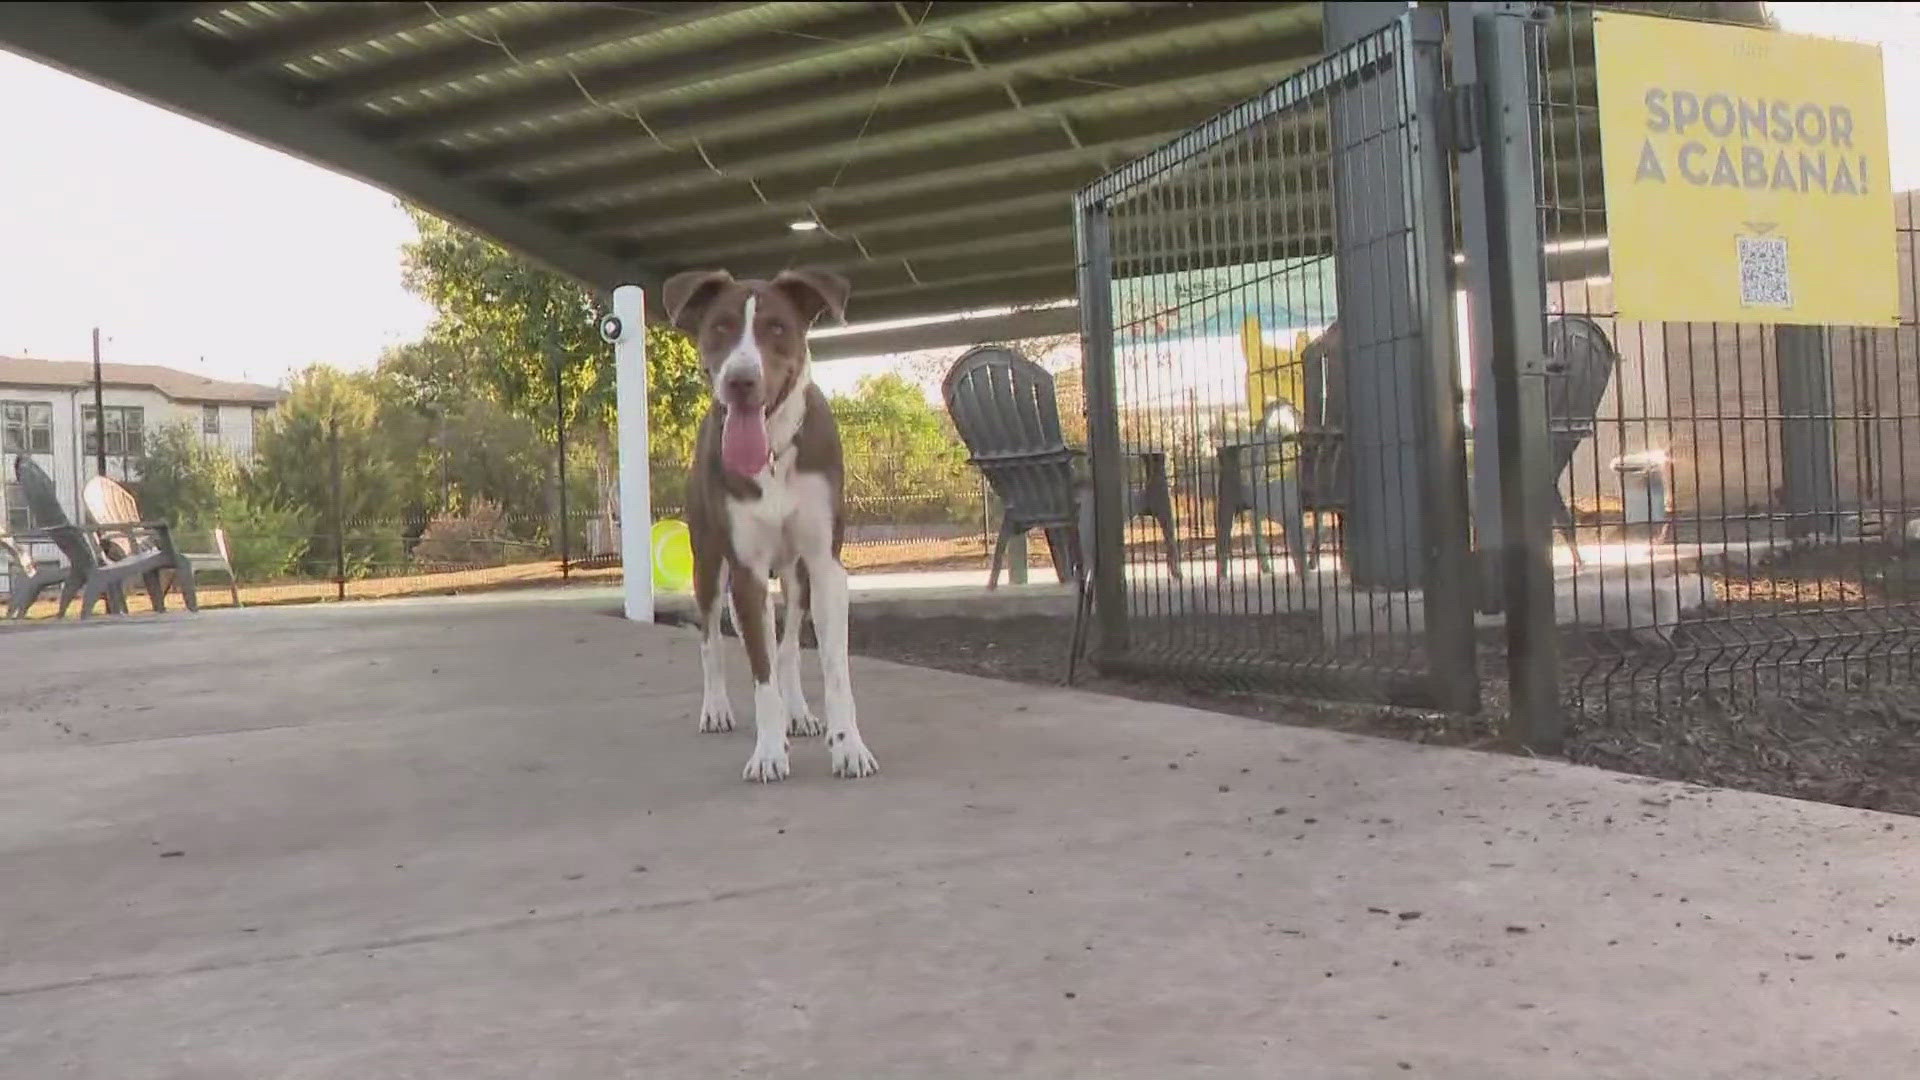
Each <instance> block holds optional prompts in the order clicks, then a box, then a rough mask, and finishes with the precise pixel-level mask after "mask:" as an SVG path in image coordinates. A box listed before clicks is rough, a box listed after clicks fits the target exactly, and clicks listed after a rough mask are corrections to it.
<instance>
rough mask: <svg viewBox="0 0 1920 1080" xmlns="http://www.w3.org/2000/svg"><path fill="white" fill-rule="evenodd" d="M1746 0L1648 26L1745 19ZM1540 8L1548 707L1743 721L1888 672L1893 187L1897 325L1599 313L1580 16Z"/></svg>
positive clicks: (1913, 355)
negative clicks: (1553, 639) (1552, 571)
mask: <svg viewBox="0 0 1920 1080" xmlns="http://www.w3.org/2000/svg"><path fill="white" fill-rule="evenodd" d="M1753 7H1754V5H1744V4H1724V5H1712V4H1692V5H1681V4H1675V5H1658V6H1655V8H1654V10H1653V13H1655V14H1665V15H1671V16H1685V17H1692V18H1698V19H1739V20H1747V21H1752V20H1755V19H1757V18H1758V13H1757V12H1755V11H1751V10H1749V9H1751V8H1753ZM1542 14H1543V16H1544V17H1543V18H1541V19H1538V20H1536V22H1535V24H1534V29H1533V32H1532V33H1531V35H1530V38H1531V49H1532V57H1533V63H1534V64H1535V65H1536V76H1535V87H1536V106H1537V112H1538V122H1539V126H1538V131H1539V135H1540V164H1539V169H1538V171H1537V175H1536V184H1535V187H1536V193H1537V195H1538V210H1539V222H1540V230H1541V236H1542V238H1543V240H1544V241H1545V242H1546V251H1545V253H1544V258H1543V265H1544V267H1545V268H1546V275H1545V277H1546V303H1545V312H1544V315H1545V320H1546V321H1545V342H1546V352H1547V372H1548V375H1547V378H1546V379H1545V380H1544V391H1543V392H1544V393H1545V394H1546V395H1547V407H1546V412H1547V416H1548V423H1549V428H1550V431H1549V436H1548V443H1549V445H1550V446H1551V447H1552V449H1553V455H1554V456H1553V466H1554V469H1555V480H1556V483H1557V485H1558V492H1557V493H1558V505H1559V508H1560V517H1559V520H1558V521H1557V522H1556V523H1555V532H1556V537H1555V563H1556V570H1557V573H1556V582H1557V584H1556V589H1557V594H1558V595H1557V597H1556V607H1557V608H1558V621H1559V623H1560V625H1561V631H1560V639H1561V656H1562V662H1561V666H1562V672H1561V679H1562V687H1563V693H1564V697H1565V699H1566V700H1567V701H1568V702H1569V703H1570V704H1571V706H1572V708H1573V709H1574V710H1575V711H1576V716H1584V717H1585V718H1586V721H1587V722H1601V721H1604V720H1606V719H1608V718H1618V717H1641V718H1655V719H1658V718H1663V717H1664V718H1674V717H1680V716H1689V717H1696V718H1697V717H1702V716H1704V715H1707V714H1708V713H1727V712H1731V713H1735V714H1740V715H1747V716H1757V715H1759V714H1760V713H1761V712H1764V711H1765V709H1766V708H1767V707H1768V703H1769V702H1776V701H1793V700H1797V699H1796V698H1795V695H1799V694H1805V693H1813V694H1818V693H1820V692H1821V691H1823V690H1824V689H1828V688H1835V687H1839V688H1845V687H1849V686H1852V687H1857V686H1858V685H1859V684H1860V683H1861V682H1862V681H1863V680H1867V679H1874V678H1887V677H1895V676H1902V677H1903V676H1904V675H1905V674H1907V673H1908V670H1909V665H1910V661H1911V658H1912V656H1913V654H1914V652H1915V649H1916V646H1920V588H1917V587H1916V585H1920V569H1916V566H1920V563H1917V561H1916V553H1920V547H1916V538H1920V531H1911V530H1910V526H1912V525H1913V524H1914V523H1915V522H1916V520H1917V518H1916V515H1917V514H1920V506H1916V503H1920V323H1917V322H1916V317H1915V308H1916V277H1917V276H1920V275H1917V274H1916V270H1917V269H1920V263H1916V256H1915V252H1914V239H1915V211H1916V197H1915V195H1914V194H1913V193H1908V194H1906V195H1903V196H1897V197H1896V200H1897V201H1896V208H1897V214H1896V219H1897V220H1896V223H1895V235H1894V237H1892V238H1891V239H1892V240H1893V244H1892V245H1891V246H1892V247H1893V248H1894V249H1895V251H1896V252H1897V258H1898V262H1899V280H1900V295H1901V316H1900V324H1899V325H1898V326H1883V327H1878V328H1869V327H1838V326H1787V325H1770V324H1756V323H1741V324H1730V323H1726V324H1716V323H1672V322H1665V323H1661V322H1636V321H1632V320H1629V319H1625V318H1622V317H1620V312H1619V311H1618V310H1617V308H1616V305H1615V301H1614V288H1613V279H1612V277H1611V276H1610V275H1611V273H1612V272H1613V271H1615V270H1617V269H1618V268H1617V267H1609V266H1608V262H1607V256H1608V246H1607V237H1608V222H1607V216H1606V202H1605V197H1604V196H1605V191H1604V184H1603V177H1602V170H1601V167H1600V157H1599V152H1600V131H1599V105H1598V98H1597V83H1596V78H1595V71H1596V63H1595V53H1594V9H1593V8H1592V7H1590V6H1585V5H1566V4H1562V5H1554V6H1552V7H1551V8H1549V9H1545V10H1544V11H1543V13H1542ZM1876 247H1877V245H1876ZM1860 257H1861V259H1863V260H1864V259H1870V258H1884V257H1885V251H1884V250H1873V251H1862V252H1861V253H1860ZM1577 722H1578V721H1577Z"/></svg>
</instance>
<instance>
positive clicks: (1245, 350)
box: [1240, 315, 1308, 476]
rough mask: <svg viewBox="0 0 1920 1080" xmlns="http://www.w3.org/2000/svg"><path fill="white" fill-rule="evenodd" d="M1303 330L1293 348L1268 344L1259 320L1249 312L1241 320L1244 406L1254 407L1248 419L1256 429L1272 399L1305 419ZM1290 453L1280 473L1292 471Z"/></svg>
mask: <svg viewBox="0 0 1920 1080" xmlns="http://www.w3.org/2000/svg"><path fill="white" fill-rule="evenodd" d="M1307 344H1308V338H1307V334H1306V331H1304V330H1301V331H1297V332H1295V334H1294V336H1293V345H1292V347H1290V348H1289V347H1286V346H1281V345H1269V344H1267V338H1266V334H1265V333H1263V332H1262V331H1261V329H1260V319H1259V317H1258V316H1255V315H1248V316H1247V317H1246V318H1245V319H1243V320H1241V322H1240V352H1241V354H1242V355H1243V356H1245V357H1246V360H1247V406H1248V407H1249V408H1250V409H1252V410H1253V415H1252V416H1251V417H1250V418H1249V419H1250V421H1251V423H1252V424H1253V426H1254V428H1255V429H1258V427H1259V425H1260V422H1261V420H1263V419H1264V418H1265V417H1266V415H1267V406H1268V404H1270V403H1271V402H1274V401H1284V402H1286V403H1287V404H1289V405H1292V406H1293V408H1294V410H1295V411H1296V412H1297V413H1299V414H1300V416H1301V419H1302V420H1303V421H1304V420H1305V418H1306V407H1307V393H1306V362H1305V360H1304V359H1303V358H1302V357H1303V354H1304V353H1305V352H1306V350H1307ZM1292 457H1293V455H1291V454H1289V455H1287V460H1286V463H1285V465H1284V466H1283V467H1282V471H1281V475H1282V476H1286V475H1290V474H1291V473H1292V472H1293V461H1292Z"/></svg>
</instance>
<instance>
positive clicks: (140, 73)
mask: <svg viewBox="0 0 1920 1080" xmlns="http://www.w3.org/2000/svg"><path fill="white" fill-rule="evenodd" d="M0 42H4V43H5V45H6V47H7V48H8V49H11V50H13V51H15V52H19V53H21V54H23V55H26V56H29V57H32V58H33V59H35V60H39V61H41V62H42V63H45V64H49V65H51V66H53V67H57V68H59V69H61V70H62V71H66V72H69V73H71V74H74V75H77V76H79V77H81V78H84V79H88V80H91V81H93V82H97V83H101V84H104V85H106V86H110V87H112V88H113V89H116V90H119V91H120V92H121V93H124V94H128V95H130V96H133V97H136V98H139V99H141V100H142V101H146V102H149V103H151V104H154V105H157V106H159V107H161V108H163V109H168V110H171V111H173V112H177V113H182V114H184V115H187V116H190V117H193V118H195V119H198V120H201V121H204V122H206V123H208V124H211V125H213V126H215V127H217V128H220V129H221V130H223V131H227V132H230V133H232V134H235V135H238V136H240V137H242V138H245V139H250V140H253V141H254V142H258V143H262V144H264V145H268V146H272V147H274V148H275V149H278V150H282V151H285V152H286V153H289V154H292V155H293V156H295V157H298V158H300V159H302V160H304V161H307V162H310V163H312V164H314V165H318V166H320V167H321V168H324V169H330V170H333V171H335V172H340V173H345V174H346V175H348V176H352V177H355V178H356V179H359V180H363V181H365V182H367V183H369V184H372V185H374V186H375V187H379V188H382V189H384V190H386V191H389V192H391V193H393V194H395V195H398V196H400V197H402V198H406V199H410V200H412V201H414V202H416V203H419V204H420V205H422V206H425V207H427V208H428V209H430V210H432V211H433V212H434V213H436V214H440V215H442V216H444V217H446V218H447V219H449V220H451V221H455V222H457V223H459V224H460V225H462V226H464V227H466V228H469V229H473V230H475V231H477V232H480V233H484V234H486V235H487V236H490V237H492V238H493V239H494V240H497V241H498V242H500V243H501V244H504V245H506V246H507V247H509V248H511V249H513V250H515V251H518V252H520V253H521V254H522V255H525V256H527V257H528V258H531V259H533V260H534V261H536V262H538V263H541V264H542V265H545V266H548V267H550V268H552V269H554V270H558V271H560V272H561V273H564V274H568V275H570V276H572V277H574V278H577V279H579V280H580V281H583V282H586V283H588V284H590V285H593V286H598V287H607V286H611V285H614V284H618V283H620V282H622V281H627V280H633V281H636V282H637V283H639V284H649V285H650V284H655V283H657V282H658V280H659V277H658V274H657V273H655V272H653V270H652V269H651V268H649V267H646V266H641V265H636V264H633V263H630V262H628V261H626V260H622V259H620V258H618V257H616V256H615V255H614V254H613V253H612V252H610V251H607V250H606V249H604V248H600V247H596V246H594V245H592V244H590V243H587V242H585V241H583V240H581V239H580V238H578V237H576V236H573V235H570V234H568V233H565V232H562V231H560V230H558V229H555V228H553V227H551V226H549V225H547V224H544V223H542V222H541V221H540V220H539V219H537V218H535V217H532V216H530V215H528V214H527V213H525V212H524V211H523V210H518V209H514V208H510V207H508V206H506V205H504V204H502V203H501V202H499V201H497V200H495V199H491V198H488V197H486V196H484V195H481V194H480V193H478V192H476V191H474V190H472V189H471V188H466V187H462V186H460V185H458V184H454V183H452V182H450V181H449V180H448V179H447V178H446V177H445V176H442V175H441V174H439V173H438V172H436V171H434V170H433V169H431V168H429V167H428V166H426V165H424V164H422V163H420V162H418V161H415V160H411V159H408V158H406V157H403V156H401V155H398V154H395V153H393V152H392V151H391V150H389V149H387V148H385V147H381V146H377V145H375V144H374V143H372V142H370V141H368V140H367V139H366V138H365V137H364V136H363V135H362V134H360V133H359V132H358V131H355V130H353V129H352V128H350V127H348V126H347V125H345V124H342V123H340V122H337V121H334V120H329V119H327V118H325V117H319V116H315V115H314V114H312V113H309V112H307V111H305V110H302V109H301V108H299V107H298V106H296V105H293V104H290V103H289V102H287V101H286V100H285V98H284V95H283V94H280V93H275V92H273V91H272V90H270V89H261V88H252V87H246V86H241V85H237V84H236V83H235V82H234V81H233V79H232V78H230V77H228V76H225V75H223V74H221V73H219V72H216V71H214V70H212V69H210V68H208V67H207V66H206V65H205V64H203V63H201V62H200V60H199V59H198V57H197V55H196V53H195V52H194V50H193V49H192V47H191V46H190V44H189V43H188V42H186V41H184V40H178V39H173V38H164V37H156V36H153V35H147V34H143V33H141V32H140V31H138V30H134V29H129V28H127V27H125V26H121V25H119V24H118V23H116V22H114V21H113V20H112V19H110V18H108V17H106V16H105V15H104V14H103V13H102V11H101V9H99V8H97V7H95V6H94V5H92V4H70V3H12V4H0Z"/></svg>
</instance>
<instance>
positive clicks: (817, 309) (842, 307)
mask: <svg viewBox="0 0 1920 1080" xmlns="http://www.w3.org/2000/svg"><path fill="white" fill-rule="evenodd" d="M773 287H774V288H776V289H779V290H780V291H781V292H783V293H785V294H787V297H788V299H790V300H792V301H793V303H794V306H795V307H798V308H799V309H800V315H801V317H802V318H804V319H806V320H807V322H808V323H812V322H813V321H814V320H815V319H817V318H819V317H820V313H821V312H822V311H831V312H833V317H834V318H835V319H837V320H839V321H840V322H846V321H847V294H848V293H850V292H852V291H853V286H852V285H850V284H848V283H847V279H846V278H843V277H841V276H840V275H839V274H836V273H834V272H833V271H831V270H822V269H819V268H818V267H811V266H796V267H794V268H793V269H791V270H782V271H780V274H779V276H778V277H776V278H774V279H773Z"/></svg>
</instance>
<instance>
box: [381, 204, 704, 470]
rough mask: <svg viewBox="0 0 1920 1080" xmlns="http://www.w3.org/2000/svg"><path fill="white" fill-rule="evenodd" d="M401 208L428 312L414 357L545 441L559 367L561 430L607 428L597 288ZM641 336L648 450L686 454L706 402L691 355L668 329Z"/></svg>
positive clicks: (608, 359)
mask: <svg viewBox="0 0 1920 1080" xmlns="http://www.w3.org/2000/svg"><path fill="white" fill-rule="evenodd" d="M408 212H409V213H410V214H411V215H412V216H413V221H414V225H415V228H416V229H417V231H418V236H417V237H416V238H415V239H414V240H413V241H412V242H411V243H409V244H408V245H407V246H406V248H405V251H404V255H403V262H404V267H405V277H404V280H405V282H406V285H407V287H408V288H409V289H410V290H412V291H413V292H414V293H415V294H416V295H418V296H419V297H420V298H421V299H423V300H425V301H427V302H428V303H430V304H432V305H433V308H434V311H435V312H436V313H437V315H438V318H436V319H435V321H434V324H433V326H432V328H431V330H430V331H429V333H428V340H429V342H430V343H431V344H430V345H427V346H423V348H422V350H421V351H420V353H419V354H417V355H416V356H415V357H414V358H413V359H414V360H415V361H416V362H420V363H421V364H422V366H423V368H425V369H429V370H430V369H432V368H433V367H434V366H435V365H436V364H438V365H439V367H440V368H441V369H442V370H457V371H459V372H460V373H461V375H462V378H463V379H465V380H470V381H468V382H467V385H469V386H474V387H478V388H481V389H484V390H485V391H487V392H488V393H490V394H491V395H492V396H493V397H494V399H495V400H496V401H498V402H499V403H500V404H501V405H503V406H505V407H506V408H507V409H508V410H509V411H511V412H513V413H515V414H518V415H520V416H523V417H525V418H527V419H528V420H530V421H532V422H533V423H534V424H535V425H537V426H538V427H539V428H540V430H541V432H542V434H543V435H544V436H545V437H547V438H549V439H550V438H551V437H552V435H553V424H554V372H555V370H556V369H558V370H559V371H560V372H561V373H562V378H561V387H562V395H561V404H562V406H563V408H564V411H565V416H566V421H567V425H568V427H569V429H571V430H581V429H585V430H587V431H591V432H594V433H595V434H596V435H597V436H604V435H606V434H608V433H611V432H612V430H613V428H614V423H615V403H614V370H613V350H612V349H611V347H609V346H608V345H607V344H606V343H605V342H603V341H601V340H600V330H599V318H600V316H601V315H602V314H603V313H604V312H605V310H606V308H605V305H604V303H603V302H602V300H601V298H599V297H597V296H595V295H594V294H593V293H591V292H589V291H588V290H586V289H584V288H582V287H581V286H580V285H579V284H578V283H576V282H575V281H573V280H572V279H570V278H567V277H565V276H563V275H561V274H556V273H554V272H552V271H549V270H544V269H542V268H540V267H538V266H535V265H533V264H532V263H530V262H528V261H526V260H524V259H522V258H520V257H518V256H516V255H514V254H513V253H512V252H509V251H507V250H506V249H505V248H503V247H500V246H499V245H498V244H494V243H492V242H490V241H488V240H485V239H483V238H481V237H479V236H476V235H475V234H473V233H470V232H467V231H466V230H464V229H460V228H458V227H456V226H453V225H450V224H448V223H446V222H444V221H441V220H440V219H438V218H436V217H434V216H432V215H431V214H428V213H426V212H424V211H422V210H418V209H413V208H409V210H408ZM646 334H647V393H648V410H647V423H648V428H649V431H650V434H651V436H652V440H653V449H654V454H655V456H667V457H674V456H685V454H686V452H687V451H688V450H689V449H690V448H691V447H692V445H693V434H694V431H695V429H696V427H697V426H698V424H699V422H700V418H701V416H702V415H703V414H704V413H705V410H706V385H705V380H704V378H703V377H702V375H701V373H700V358H699V355H698V353H697V352H696V351H695V350H694V348H693V344H692V342H690V341H688V340H687V338H686V335H684V334H682V333H680V332H679V331H677V330H675V329H673V328H672V327H669V326H665V325H662V324H655V323H649V324H648V326H647V328H646ZM582 441H583V442H584V441H588V440H582Z"/></svg>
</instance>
